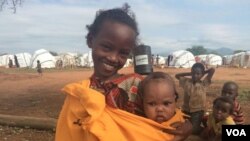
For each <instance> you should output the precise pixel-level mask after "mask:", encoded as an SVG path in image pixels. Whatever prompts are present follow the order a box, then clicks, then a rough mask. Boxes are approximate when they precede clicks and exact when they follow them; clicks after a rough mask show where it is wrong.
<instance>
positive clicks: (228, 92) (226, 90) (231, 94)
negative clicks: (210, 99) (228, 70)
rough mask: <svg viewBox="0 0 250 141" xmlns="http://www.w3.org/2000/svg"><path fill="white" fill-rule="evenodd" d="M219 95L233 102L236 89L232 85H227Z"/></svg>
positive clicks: (236, 92)
mask: <svg viewBox="0 0 250 141" xmlns="http://www.w3.org/2000/svg"><path fill="white" fill-rule="evenodd" d="M221 95H222V96H227V97H230V98H231V99H232V100H234V99H235V98H236V97H237V95H238V88H237V86H235V85H234V84H228V85H226V86H224V87H223V89H222V92H221Z"/></svg>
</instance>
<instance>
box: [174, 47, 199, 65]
mask: <svg viewBox="0 0 250 141" xmlns="http://www.w3.org/2000/svg"><path fill="white" fill-rule="evenodd" d="M171 55H172V56H173V59H172V61H171V62H170V66H173V67H176V68H191V67H192V66H193V64H194V63H195V59H194V55H193V54H192V53H191V52H189V51H186V50H179V51H175V52H173V53H171Z"/></svg>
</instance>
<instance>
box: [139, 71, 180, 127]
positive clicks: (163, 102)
mask: <svg viewBox="0 0 250 141" xmlns="http://www.w3.org/2000/svg"><path fill="white" fill-rule="evenodd" d="M138 93H139V95H140V96H141V97H142V98H141V99H142V100H141V102H142V103H143V104H142V105H143V110H144V116H145V117H147V118H149V119H152V120H154V121H156V122H158V123H163V122H165V121H169V120H170V119H172V118H173V117H174V116H176V114H177V113H178V114H181V115H184V114H182V113H181V111H180V110H179V109H177V108H176V101H177V99H178V94H177V92H176V88H175V83H174V81H173V79H172V78H171V76H170V75H168V74H166V73H163V72H153V73H151V74H150V75H148V76H147V77H146V78H145V79H144V80H143V81H142V82H141V83H140V85H139V89H138ZM180 117H183V116H180ZM175 120H177V121H178V120H181V119H175ZM183 120H184V118H183Z"/></svg>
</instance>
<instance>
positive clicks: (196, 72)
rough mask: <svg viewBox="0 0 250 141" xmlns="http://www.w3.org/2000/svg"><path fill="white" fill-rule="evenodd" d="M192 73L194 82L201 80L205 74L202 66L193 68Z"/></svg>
mask: <svg viewBox="0 0 250 141" xmlns="http://www.w3.org/2000/svg"><path fill="white" fill-rule="evenodd" d="M191 74H192V80H193V81H194V82H198V81H200V80H201V78H202V76H203V72H202V69H201V68H193V69H192V71H191Z"/></svg>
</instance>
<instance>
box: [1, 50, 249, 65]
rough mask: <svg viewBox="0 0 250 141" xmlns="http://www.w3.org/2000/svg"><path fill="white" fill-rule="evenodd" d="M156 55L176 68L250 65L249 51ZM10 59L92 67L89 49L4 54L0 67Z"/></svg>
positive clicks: (19, 62)
mask: <svg viewBox="0 0 250 141" xmlns="http://www.w3.org/2000/svg"><path fill="white" fill-rule="evenodd" d="M170 56H171V57H170ZM158 57H159V58H158V59H159V60H158V64H159V65H168V66H171V67H176V68H191V67H192V65H193V64H194V63H196V62H201V63H204V64H206V65H209V66H218V65H231V66H239V67H250V51H247V52H241V53H237V54H234V55H227V56H224V57H221V56H218V55H215V54H206V55H198V56H194V55H193V54H192V53H191V52H189V51H186V50H179V51H174V52H172V53H171V54H170V55H169V56H168V57H163V56H158ZM169 58H170V59H169ZM10 59H11V60H13V65H17V64H16V63H18V65H19V67H20V68H25V67H29V68H36V66H37V60H39V61H40V62H41V65H42V68H56V67H74V66H83V67H93V60H92V52H91V51H89V52H88V53H85V54H82V55H79V54H77V53H62V54H59V55H58V56H53V55H52V54H51V53H50V52H49V51H47V50H45V49H40V50H37V51H35V52H34V54H33V55H31V54H29V53H18V54H14V55H10V54H6V55H1V56H0V67H8V64H9V60H10ZM154 59H155V58H154ZM154 62H155V60H154ZM132 63H133V61H132V59H128V60H127V62H126V64H125V65H124V67H127V66H129V65H131V64H132Z"/></svg>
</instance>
